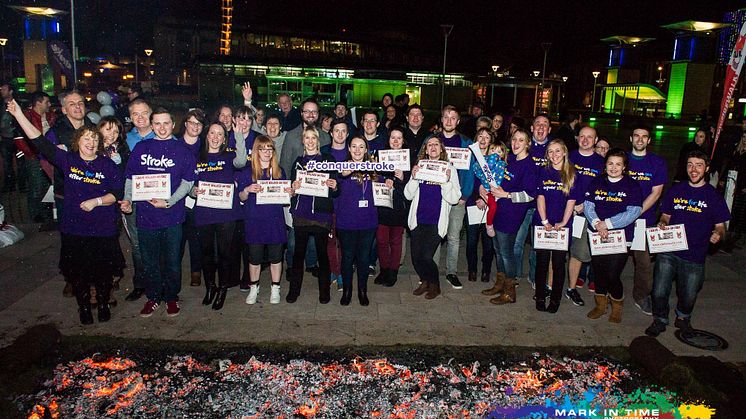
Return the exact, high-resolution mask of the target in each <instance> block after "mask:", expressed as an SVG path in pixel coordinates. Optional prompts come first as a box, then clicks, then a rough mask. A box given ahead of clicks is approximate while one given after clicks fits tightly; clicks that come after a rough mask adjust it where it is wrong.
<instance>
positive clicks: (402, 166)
mask: <svg viewBox="0 0 746 419" xmlns="http://www.w3.org/2000/svg"><path fill="white" fill-rule="evenodd" d="M378 160H379V161H380V162H381V163H389V164H393V165H394V169H398V170H401V171H402V172H408V171H409V170H410V169H411V168H412V165H411V164H410V163H409V149H406V148H404V149H400V150H378Z"/></svg>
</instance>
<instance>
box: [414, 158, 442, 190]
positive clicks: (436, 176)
mask: <svg viewBox="0 0 746 419" xmlns="http://www.w3.org/2000/svg"><path fill="white" fill-rule="evenodd" d="M417 165H418V166H419V167H420V168H419V169H418V170H417V174H416V175H415V179H417V180H422V181H425V182H435V183H441V184H442V183H447V182H448V173H447V172H448V162H447V161H443V160H420V161H419V162H418V163H417Z"/></svg>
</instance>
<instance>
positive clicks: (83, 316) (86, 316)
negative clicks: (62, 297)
mask: <svg viewBox="0 0 746 419" xmlns="http://www.w3.org/2000/svg"><path fill="white" fill-rule="evenodd" d="M72 287H73V294H74V295H75V300H76V301H77V302H78V314H79V315H80V323H81V324H93V314H92V313H91V287H90V285H88V284H73V285H72Z"/></svg>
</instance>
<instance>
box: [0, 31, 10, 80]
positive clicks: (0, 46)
mask: <svg viewBox="0 0 746 419" xmlns="http://www.w3.org/2000/svg"><path fill="white" fill-rule="evenodd" d="M7 43H8V38H0V51H2V57H3V64H2V65H0V67H1V68H2V69H3V70H2V73H0V78H5V44H7Z"/></svg>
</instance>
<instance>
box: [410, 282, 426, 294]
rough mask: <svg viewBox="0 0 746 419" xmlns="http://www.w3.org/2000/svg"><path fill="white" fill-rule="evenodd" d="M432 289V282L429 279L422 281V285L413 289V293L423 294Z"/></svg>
mask: <svg viewBox="0 0 746 419" xmlns="http://www.w3.org/2000/svg"><path fill="white" fill-rule="evenodd" d="M429 289H430V283H429V282H427V281H422V282H421V283H420V286H419V287H417V288H416V289H415V290H414V291H412V294H414V295H422V294H424V293H426V292H427V290H429Z"/></svg>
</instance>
